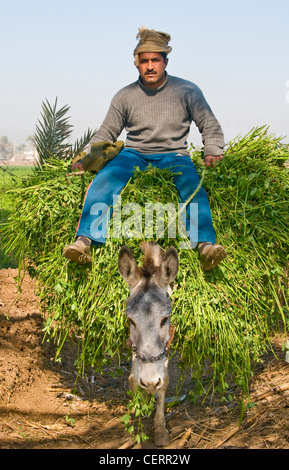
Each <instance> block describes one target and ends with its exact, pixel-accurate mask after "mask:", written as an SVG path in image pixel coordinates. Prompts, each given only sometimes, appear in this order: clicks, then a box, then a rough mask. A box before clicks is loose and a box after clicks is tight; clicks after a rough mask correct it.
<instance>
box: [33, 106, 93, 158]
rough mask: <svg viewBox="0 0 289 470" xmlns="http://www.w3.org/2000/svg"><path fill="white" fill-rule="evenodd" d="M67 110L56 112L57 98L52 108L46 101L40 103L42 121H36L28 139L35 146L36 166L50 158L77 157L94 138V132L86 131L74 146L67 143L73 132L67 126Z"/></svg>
mask: <svg viewBox="0 0 289 470" xmlns="http://www.w3.org/2000/svg"><path fill="white" fill-rule="evenodd" d="M69 109H70V107H69V106H67V105H66V106H63V107H62V108H61V109H59V110H57V98H56V99H55V102H54V104H53V105H52V106H51V105H50V103H49V102H48V100H47V99H46V100H45V102H44V101H43V102H42V112H41V118H42V120H40V119H39V120H38V124H37V125H36V131H35V133H34V134H33V136H30V137H29V139H30V140H33V141H34V144H35V148H36V151H37V154H38V159H39V160H38V166H40V167H42V166H43V164H44V163H45V162H46V161H47V160H48V159H49V158H51V157H55V158H59V159H61V160H69V159H71V158H73V157H75V156H77V155H79V154H80V153H81V152H83V151H84V149H85V148H86V146H87V145H88V144H89V142H90V141H91V139H92V137H93V136H94V134H95V132H96V131H92V130H91V129H88V130H87V132H86V133H85V134H84V136H83V137H82V138H80V139H79V140H76V142H75V143H74V145H72V144H70V143H69V139H70V138H71V135H72V132H73V126H72V125H70V124H69V119H70V118H69V117H67V116H66V115H67V113H68V111H69ZM27 140H28V139H27Z"/></svg>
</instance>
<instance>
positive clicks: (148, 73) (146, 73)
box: [145, 71, 157, 75]
mask: <svg viewBox="0 0 289 470" xmlns="http://www.w3.org/2000/svg"><path fill="white" fill-rule="evenodd" d="M156 74H157V72H150V71H147V72H145V75H156Z"/></svg>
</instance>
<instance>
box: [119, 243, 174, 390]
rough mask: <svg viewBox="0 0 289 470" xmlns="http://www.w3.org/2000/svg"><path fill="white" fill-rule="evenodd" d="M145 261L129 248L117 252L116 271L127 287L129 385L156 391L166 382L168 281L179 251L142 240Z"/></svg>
mask: <svg viewBox="0 0 289 470" xmlns="http://www.w3.org/2000/svg"><path fill="white" fill-rule="evenodd" d="M141 248H142V250H143V251H144V261H143V265H142V267H139V266H138V265H137V263H136V261H135V258H134V256H133V254H132V252H131V250H130V249H129V248H128V247H127V246H123V247H122V248H121V250H120V252H119V261H118V266H119V271H120V273H121V275H122V277H123V278H124V279H125V281H126V282H127V283H128V285H129V288H130V296H129V298H128V299H127V303H126V315H127V317H128V320H129V322H130V343H131V346H132V351H133V363H132V371H131V375H130V385H131V388H132V389H133V390H135V389H136V388H137V386H138V385H139V386H140V387H142V388H144V389H145V390H146V391H147V392H148V393H155V392H156V391H157V390H158V389H160V388H162V387H164V386H167V383H168V373H167V366H168V360H167V350H168V344H169V342H170V313H171V302H170V299H169V297H168V293H167V289H168V285H169V284H170V282H171V281H173V280H174V278H175V277H176V275H177V272H178V255H177V252H176V250H175V249H174V248H173V247H170V248H168V250H167V251H166V252H165V253H164V252H163V250H162V249H161V248H160V247H159V246H158V245H157V244H155V243H152V242H149V243H145V242H144V243H142V245H141Z"/></svg>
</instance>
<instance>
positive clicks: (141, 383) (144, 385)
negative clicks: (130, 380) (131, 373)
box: [140, 379, 147, 388]
mask: <svg viewBox="0 0 289 470" xmlns="http://www.w3.org/2000/svg"><path fill="white" fill-rule="evenodd" d="M140 386H141V387H143V388H147V386H146V384H145V383H144V382H143V381H142V379H140Z"/></svg>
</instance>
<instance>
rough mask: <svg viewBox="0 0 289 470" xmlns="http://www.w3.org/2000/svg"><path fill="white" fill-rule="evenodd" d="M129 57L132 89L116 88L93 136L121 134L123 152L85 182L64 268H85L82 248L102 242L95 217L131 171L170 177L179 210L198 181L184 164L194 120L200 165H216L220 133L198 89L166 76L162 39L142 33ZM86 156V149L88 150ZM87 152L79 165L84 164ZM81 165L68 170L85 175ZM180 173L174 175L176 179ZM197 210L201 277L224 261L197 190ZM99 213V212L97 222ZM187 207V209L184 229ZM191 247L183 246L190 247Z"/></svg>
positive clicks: (165, 38) (107, 138)
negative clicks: (134, 76) (69, 264)
mask: <svg viewBox="0 0 289 470" xmlns="http://www.w3.org/2000/svg"><path fill="white" fill-rule="evenodd" d="M137 38H140V39H139V42H138V44H137V46H136V48H135V50H134V58H135V65H136V67H137V69H138V71H139V78H138V80H137V81H136V82H134V83H132V84H130V85H128V86H127V87H125V88H122V89H121V90H120V91H119V92H118V93H116V95H115V96H114V97H113V99H112V101H111V104H110V107H109V110H108V113H107V115H106V117H105V119H104V121H103V123H102V125H101V127H100V128H99V129H98V131H97V133H96V135H95V137H94V138H93V142H92V144H91V149H92V147H93V145H95V143H96V142H99V143H101V142H103V143H105V142H107V143H112V144H114V143H115V142H116V141H117V138H118V136H119V135H120V134H121V132H122V130H123V129H126V131H127V137H126V143H125V147H124V148H123V149H122V150H121V151H120V152H119V153H118V154H117V155H116V156H115V157H114V158H113V159H112V160H110V161H109V162H108V163H107V164H106V166H104V168H102V169H101V170H100V171H99V172H98V174H97V175H96V177H95V179H94V180H93V181H92V183H91V185H90V187H89V189H88V192H87V195H86V198H85V202H84V207H83V211H82V215H81V218H80V221H79V225H78V229H77V234H76V237H77V238H76V241H75V243H73V244H72V245H69V246H68V247H66V248H65V250H64V256H65V257H66V258H68V259H70V260H72V261H76V262H79V263H88V262H90V261H91V255H90V245H91V243H93V244H97V245H99V244H101V243H105V233H104V232H103V230H102V231H101V232H99V231H97V229H96V228H97V227H96V225H98V227H99V221H100V219H99V210H97V208H99V207H101V204H103V207H110V206H111V205H112V204H113V202H115V200H116V199H115V198H116V196H117V195H119V194H120V192H121V190H122V189H123V187H124V186H125V185H126V184H127V182H128V181H129V179H130V177H131V176H132V173H133V171H134V169H135V167H138V168H139V169H140V170H143V169H145V168H146V167H147V165H148V164H149V163H152V164H153V165H154V166H157V167H158V168H169V169H171V171H172V172H174V173H176V175H175V177H174V183H175V185H176V187H177V190H178V193H179V196H180V200H181V202H182V203H183V204H184V203H185V202H186V201H187V200H188V199H189V197H190V196H191V195H192V194H193V193H194V191H195V189H196V188H197V187H198V185H199V177H198V174H197V172H196V169H195V166H194V164H193V162H192V161H191V158H190V153H189V150H188V144H187V140H186V139H187V137H188V134H189V131H190V125H191V123H192V122H193V121H194V122H195V124H196V126H197V127H198V129H199V131H200V132H201V134H202V140H203V144H204V158H205V164H206V166H211V165H215V164H216V163H217V162H218V161H221V160H222V158H223V155H222V152H223V147H224V136H223V132H222V129H221V127H220V125H219V123H218V121H217V119H216V118H215V116H214V114H213V113H212V111H211V108H210V107H209V105H208V103H207V102H206V100H205V98H204V96H203V94H202V92H201V90H200V89H199V88H198V87H197V86H196V85H195V84H193V83H191V82H189V81H187V80H183V79H180V78H177V77H173V76H170V75H168V74H167V72H166V68H167V65H168V58H167V54H168V53H170V52H171V50H172V48H171V47H170V46H169V45H168V43H169V41H170V39H171V38H170V35H169V34H166V33H162V32H159V31H155V30H148V29H146V28H142V29H140V30H139V33H138V35H137ZM91 154H92V150H91ZM89 155H90V154H89V151H88V156H87V157H88V158H87V157H85V158H86V162H87V161H88V162H89ZM84 163H85V159H83V160H82V163H78V164H75V165H73V166H72V169H75V168H82V166H83V168H84V169H87V168H88V165H87V164H86V166H85V165H84ZM180 173H181V174H180ZM193 202H194V203H197V204H198V240H197V241H198V249H199V253H200V260H201V266H202V268H203V270H210V269H213V268H215V267H216V266H217V265H218V264H219V263H220V262H221V261H222V260H223V259H224V258H225V256H226V251H225V249H224V248H223V247H222V246H221V245H218V244H216V234H215V231H214V228H213V224H212V217H211V212H210V208H209V202H208V197H207V194H206V192H205V190H204V188H203V187H201V189H200V190H199V191H198V192H197V194H196V196H195V197H194V201H193ZM106 214H107V212H105V211H104V213H103V223H104V222H105V216H106ZM189 221H190V205H188V207H187V226H188V224H189ZM193 242H196V240H191V243H192V246H193Z"/></svg>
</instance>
